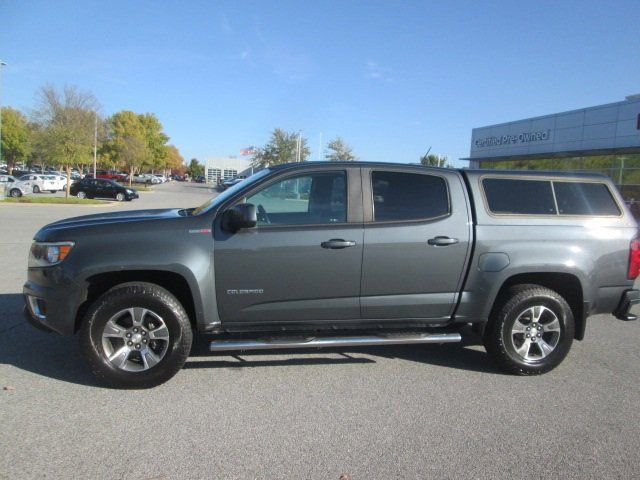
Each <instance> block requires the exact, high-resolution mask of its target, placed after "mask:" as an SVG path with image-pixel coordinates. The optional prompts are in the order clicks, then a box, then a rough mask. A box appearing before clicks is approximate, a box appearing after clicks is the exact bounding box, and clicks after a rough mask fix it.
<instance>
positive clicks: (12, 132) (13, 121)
mask: <svg viewBox="0 0 640 480" xmlns="http://www.w3.org/2000/svg"><path fill="white" fill-rule="evenodd" d="M1 114H2V160H4V161H6V162H7V170H8V173H9V175H11V174H12V173H13V167H14V166H15V164H16V163H17V162H23V161H25V160H27V158H28V157H29V154H30V153H31V149H32V140H33V139H32V137H33V135H32V130H31V127H30V126H29V124H28V122H27V119H26V118H25V116H24V115H23V114H22V113H21V112H19V111H18V110H15V109H13V108H11V107H5V108H3V109H2V113H1Z"/></svg>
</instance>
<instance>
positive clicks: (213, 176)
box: [207, 168, 222, 183]
mask: <svg viewBox="0 0 640 480" xmlns="http://www.w3.org/2000/svg"><path fill="white" fill-rule="evenodd" d="M221 175H222V170H220V169H219V168H208V169H207V181H208V182H210V183H218V182H219V181H220V178H221Z"/></svg>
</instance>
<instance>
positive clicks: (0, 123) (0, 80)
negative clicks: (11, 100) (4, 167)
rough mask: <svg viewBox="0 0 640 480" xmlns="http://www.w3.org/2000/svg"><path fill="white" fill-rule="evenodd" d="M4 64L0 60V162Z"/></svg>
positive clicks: (0, 156)
mask: <svg viewBox="0 0 640 480" xmlns="http://www.w3.org/2000/svg"><path fill="white" fill-rule="evenodd" d="M5 65H6V63H5V62H3V61H2V60H0V162H2V67H4V66H5Z"/></svg>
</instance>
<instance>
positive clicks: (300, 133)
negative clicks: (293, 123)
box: [296, 130, 302, 162]
mask: <svg viewBox="0 0 640 480" xmlns="http://www.w3.org/2000/svg"><path fill="white" fill-rule="evenodd" d="M296 146H297V152H296V162H301V161H302V155H301V154H302V152H301V150H302V130H298V141H297V143H296Z"/></svg>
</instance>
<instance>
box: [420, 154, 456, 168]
mask: <svg viewBox="0 0 640 480" xmlns="http://www.w3.org/2000/svg"><path fill="white" fill-rule="evenodd" d="M420 163H421V164H422V165H424V166H425V167H444V168H451V165H450V164H449V161H448V158H447V156H446V155H435V154H433V153H430V154H425V155H423V156H421V157H420Z"/></svg>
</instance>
